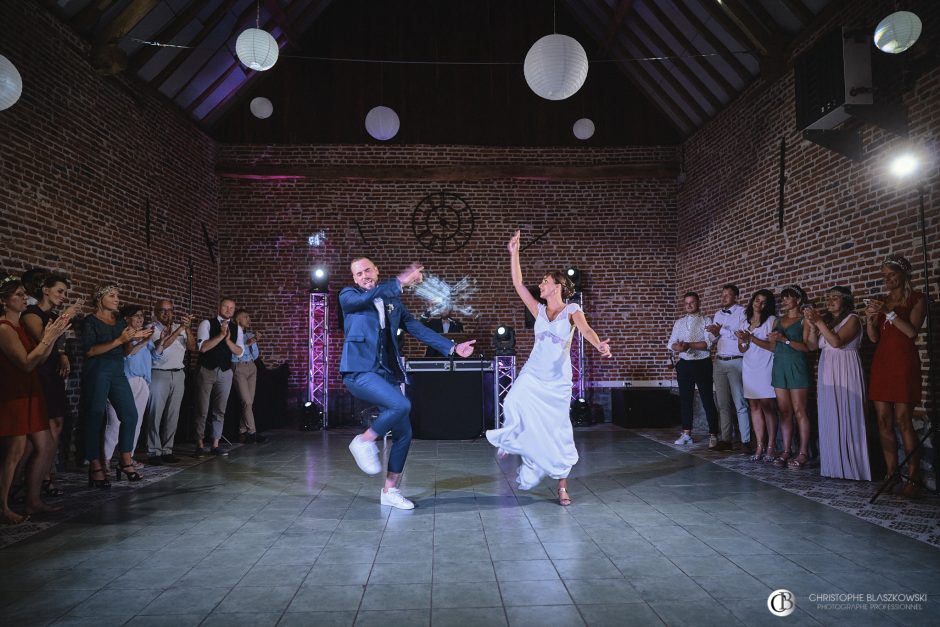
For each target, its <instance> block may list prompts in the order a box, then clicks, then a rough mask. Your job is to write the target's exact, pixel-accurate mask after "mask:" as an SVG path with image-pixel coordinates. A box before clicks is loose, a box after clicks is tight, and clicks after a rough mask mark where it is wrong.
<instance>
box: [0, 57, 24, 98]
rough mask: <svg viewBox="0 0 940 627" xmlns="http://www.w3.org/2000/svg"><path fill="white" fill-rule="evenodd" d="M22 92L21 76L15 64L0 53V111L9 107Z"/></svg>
mask: <svg viewBox="0 0 940 627" xmlns="http://www.w3.org/2000/svg"><path fill="white" fill-rule="evenodd" d="M22 93H23V78H22V77H21V76H20V73H19V71H18V70H17V69H16V66H15V65H13V63H12V62H11V61H10V60H9V59H7V58H6V57H5V56H3V55H2V54H0V111H3V110H4V109H9V108H10V107H12V106H13V105H15V104H16V101H17V100H19V99H20V94H22Z"/></svg>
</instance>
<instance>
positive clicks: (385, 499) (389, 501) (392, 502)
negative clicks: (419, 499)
mask: <svg viewBox="0 0 940 627" xmlns="http://www.w3.org/2000/svg"><path fill="white" fill-rule="evenodd" d="M380 500H381V503H382V505H388V506H390V507H397V508H398V509H414V508H415V504H414V503H412V502H411V501H409V500H408V499H406V498H405V497H403V496H402V495H401V492H399V491H398V488H389V489H388V492H386V491H385V490H382V497H381V499H380Z"/></svg>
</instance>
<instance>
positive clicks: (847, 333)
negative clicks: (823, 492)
mask: <svg viewBox="0 0 940 627" xmlns="http://www.w3.org/2000/svg"><path fill="white" fill-rule="evenodd" d="M854 310H855V300H854V299H853V298H852V291H851V290H850V289H849V288H847V287H845V286H843V285H836V286H835V287H833V288H832V289H830V290H829V291H828V292H826V311H825V312H824V313H823V314H822V315H821V316H820V315H819V314H818V313H816V310H815V309H812V308H810V309H806V310H804V316H805V317H806V321H807V322H809V323H810V324H813V325H815V327H816V329H817V330H818V333H819V339H818V340H817V342H816V344H817V345H818V348H819V351H820V353H819V367H818V374H817V384H816V402H817V407H818V415H819V474H821V475H822V476H823V477H835V478H836V479H855V480H860V479H861V480H865V481H870V480H871V467H870V466H869V463H868V437H867V434H866V433H865V417H866V413H867V412H866V411H865V405H866V403H865V373H864V371H863V370H862V360H861V359H860V358H859V356H858V347H859V344H861V342H862V323H861V321H860V320H859V318H858V316H857V315H855V314H854V313H853V311H854ZM816 347H817V346H815V345H813V344H812V343H811V345H810V348H812V349H815V348H816Z"/></svg>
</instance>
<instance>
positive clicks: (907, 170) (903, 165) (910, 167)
mask: <svg viewBox="0 0 940 627" xmlns="http://www.w3.org/2000/svg"><path fill="white" fill-rule="evenodd" d="M918 169H920V159H918V158H917V155H915V154H913V153H910V152H905V153H902V154H900V155H898V156H897V157H895V158H894V160H893V161H892V162H891V166H890V170H891V174H893V175H894V176H896V177H898V178H899V179H903V178H907V177H909V176H911V175H912V174H914V173H915V172H917V170H918Z"/></svg>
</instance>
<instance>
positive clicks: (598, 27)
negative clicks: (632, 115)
mask: <svg viewBox="0 0 940 627" xmlns="http://www.w3.org/2000/svg"><path fill="white" fill-rule="evenodd" d="M566 4H567V5H568V8H569V9H570V10H571V12H572V13H573V14H574V16H575V18H576V19H577V20H578V21H579V22H580V23H581V26H582V27H583V28H584V29H585V30H586V31H587V32H589V33H591V34H592V35H593V36H594V37H595V39H596V40H597V43H598V44H601V43H603V42H601V34H600V33H602V32H603V25H602V23H601V22H602V18H601V16H599V15H598V14H597V13H596V12H595V11H593V10H591V9H590V8H588V7H586V6H585V5H584V3H583V2H582V1H581V0H566ZM618 43H619V42H618ZM613 53H614V56H615V57H616V58H617V60H618V61H620V63H618V64H617V65H618V66H619V67H620V70H621V71H622V72H623V73H624V74H625V75H626V76H627V77H630V75H631V73H632V72H633V71H636V72H637V73H638V74H639V75H640V76H644V74H645V75H646V76H648V78H644V79H643V80H644V81H647V80H649V81H652V82H653V83H654V85H655V83H656V81H657V80H658V79H657V76H656V75H655V74H654V73H652V72H650V71H649V70H647V69H643V70H639V69H638V68H636V62H635V61H632V60H630V58H629V57H630V55H628V54H626V53H625V52H624V51H622V50H621V48H620V46H617V47H615V48H614V50H613ZM630 80H631V82H632V81H634V80H635V79H633V78H630ZM638 87H639V86H638ZM641 89H642V88H641ZM648 92H649V93H648V96H649V97H650V98H655V99H660V98H661V99H663V100H664V101H665V102H666V103H669V104H668V105H667V106H666V107H665V108H666V109H668V111H665V112H664V113H665V114H666V116H667V117H669V118H670V119H672V120H673V122H674V123H675V124H676V128H677V130H678V131H679V132H680V133H682V134H684V135H686V134H688V132H689V131H691V130H694V129H695V128H697V126H698V124H696V123H695V122H694V121H693V120H692V118H691V117H689V114H688V113H686V111H685V109H683V106H684V104H683V103H681V102H679V101H678V100H676V99H675V97H674V96H672V95H671V94H669V93H668V92H666V91H665V90H662V89H660V90H659V91H656V90H648ZM660 106H662V105H660ZM683 127H684V128H683Z"/></svg>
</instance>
